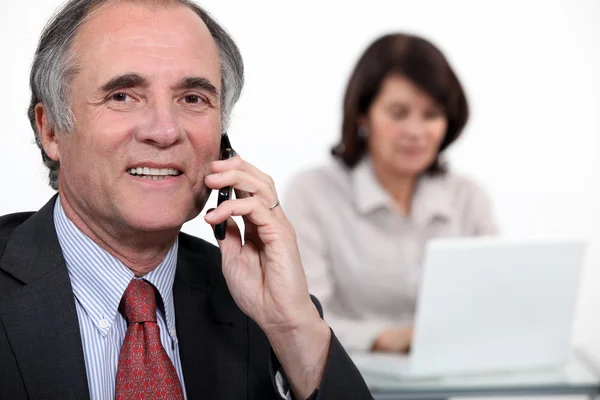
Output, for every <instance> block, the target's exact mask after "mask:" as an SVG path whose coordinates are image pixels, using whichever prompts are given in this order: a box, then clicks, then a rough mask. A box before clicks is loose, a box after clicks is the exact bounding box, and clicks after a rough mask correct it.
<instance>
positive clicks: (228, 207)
mask: <svg viewBox="0 0 600 400" xmlns="http://www.w3.org/2000/svg"><path fill="white" fill-rule="evenodd" d="M231 216H243V217H244V218H245V219H246V220H248V221H250V222H251V223H252V224H254V225H256V226H257V227H259V228H260V227H266V226H270V227H272V228H274V229H273V230H272V232H273V233H276V232H281V233H283V232H284V231H286V228H285V226H284V225H282V221H280V220H279V219H278V218H277V217H276V216H275V213H273V212H271V210H269V209H268V208H267V206H265V204H264V203H263V201H262V200H261V199H258V198H256V197H248V198H245V199H236V200H227V201H224V202H223V203H221V204H220V205H219V206H218V207H217V208H216V209H215V210H214V211H212V212H210V213H208V214H206V215H205V216H204V219H205V220H206V222H208V223H209V224H211V225H216V224H218V223H221V222H223V221H225V220H226V219H227V218H229V217H231ZM261 239H263V240H264V239H268V238H262V237H261Z"/></svg>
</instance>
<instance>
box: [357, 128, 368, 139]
mask: <svg viewBox="0 0 600 400" xmlns="http://www.w3.org/2000/svg"><path fill="white" fill-rule="evenodd" d="M358 137H359V138H361V139H364V140H366V139H367V138H368V137H369V129H367V127H366V126H365V125H359V126H358Z"/></svg>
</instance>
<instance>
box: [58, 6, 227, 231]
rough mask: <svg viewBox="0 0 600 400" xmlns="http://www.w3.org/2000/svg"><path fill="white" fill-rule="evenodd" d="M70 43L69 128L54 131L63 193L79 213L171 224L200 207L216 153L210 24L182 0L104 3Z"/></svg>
mask: <svg viewBox="0 0 600 400" xmlns="http://www.w3.org/2000/svg"><path fill="white" fill-rule="evenodd" d="M72 52H73V54H75V55H76V56H77V58H76V62H77V66H78V73H77V74H76V76H75V77H74V78H73V80H72V84H71V105H72V111H73V114H74V117H75V129H74V132H71V133H59V134H57V135H56V139H55V140H56V141H57V146H56V148H57V154H56V155H57V156H58V159H59V160H60V165H61V167H60V175H59V185H60V191H61V193H62V194H63V195H66V197H67V199H68V201H69V202H70V205H71V207H72V208H73V209H74V210H75V211H76V212H77V213H78V214H79V217H81V218H82V219H84V222H87V221H86V220H85V218H87V219H88V220H89V219H90V218H91V220H92V221H94V223H108V224H113V225H115V224H116V225H117V226H119V225H123V226H124V227H125V228H127V229H134V230H136V231H156V230H164V229H172V228H177V229H178V228H179V227H180V226H181V225H182V224H183V223H184V222H185V221H187V220H189V219H191V218H193V217H195V216H196V215H198V213H199V212H200V211H201V209H202V207H203V206H204V204H205V202H206V199H207V197H208V194H209V191H208V189H207V188H206V187H205V186H204V177H205V176H206V175H207V174H208V173H209V169H208V167H209V163H210V162H211V161H213V160H215V159H217V157H218V152H219V140H220V132H221V120H220V102H219V95H220V93H221V75H220V61H219V56H218V50H217V47H216V45H215V43H214V41H213V39H212V37H211V35H210V33H209V31H208V29H207V28H206V26H205V25H204V23H203V22H202V20H201V19H200V18H199V17H198V16H197V15H196V14H195V13H194V12H193V11H192V10H190V9H188V8H186V7H180V6H174V7H170V8H162V7H156V8H147V7H144V6H143V5H138V4H127V3H121V4H116V5H109V6H107V7H104V8H101V9H100V10H99V11H98V12H97V13H96V14H94V15H93V16H92V17H91V19H90V20H88V22H86V23H85V25H84V26H83V27H82V29H81V31H80V32H79V34H78V35H77V37H76V39H75V42H74V45H73V48H72ZM82 213H83V214H84V215H81V214H82Z"/></svg>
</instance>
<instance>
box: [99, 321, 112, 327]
mask: <svg viewBox="0 0 600 400" xmlns="http://www.w3.org/2000/svg"><path fill="white" fill-rule="evenodd" d="M109 326H110V322H108V320H106V319H101V320H100V328H102V329H106V328H108V327H109Z"/></svg>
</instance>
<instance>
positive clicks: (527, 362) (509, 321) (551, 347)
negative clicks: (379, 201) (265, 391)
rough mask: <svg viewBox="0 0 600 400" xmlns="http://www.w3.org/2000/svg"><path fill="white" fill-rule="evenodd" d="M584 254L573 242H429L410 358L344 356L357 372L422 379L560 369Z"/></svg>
mask: <svg viewBox="0 0 600 400" xmlns="http://www.w3.org/2000/svg"><path fill="white" fill-rule="evenodd" d="M584 252H585V243H584V241H581V240H558V239H536V240H531V239H528V240H523V239H520V240H516V239H514V240H511V239H502V238H461V239H436V240H433V241H431V242H430V243H429V245H428V247H427V250H426V256H425V262H424V265H423V273H422V280H421V289H420V292H419V299H418V306H417V314H416V319H415V331H414V338H413V345H412V350H411V355H410V357H408V358H407V357H399V356H395V357H394V356H389V355H380V354H353V355H352V357H353V359H354V360H355V362H356V364H357V366H358V367H359V369H361V371H363V373H383V374H386V375H390V374H391V375H396V376H397V375H400V376H406V377H425V378H426V377H436V376H449V375H462V374H479V373H496V372H504V371H518V370H531V369H536V368H552V367H560V366H562V365H564V364H565V363H566V361H567V359H568V357H569V355H570V343H571V331H572V325H573V319H574V314H575V305H576V298H577V290H578V284H579V276H580V271H581V268H582V265H583V259H584Z"/></svg>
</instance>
